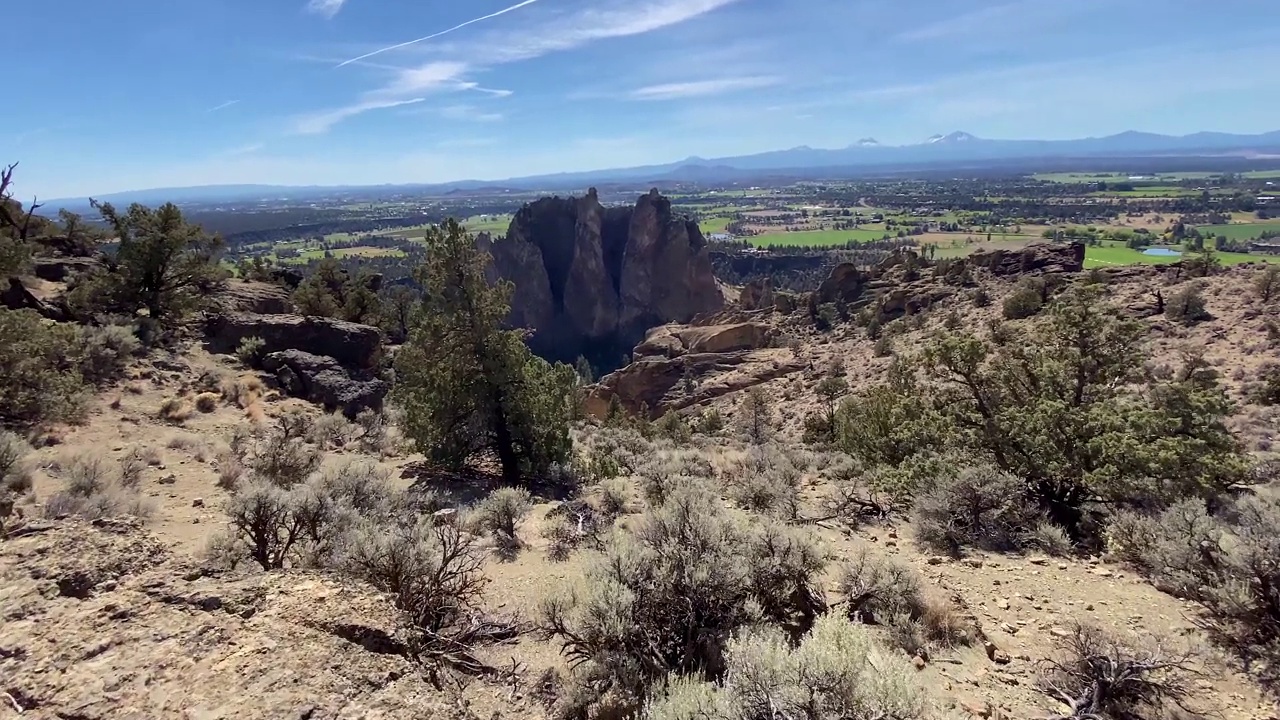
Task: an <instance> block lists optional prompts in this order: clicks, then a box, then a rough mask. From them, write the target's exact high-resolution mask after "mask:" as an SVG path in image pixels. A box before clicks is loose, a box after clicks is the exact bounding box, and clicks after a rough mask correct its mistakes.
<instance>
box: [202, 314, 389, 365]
mask: <svg viewBox="0 0 1280 720" xmlns="http://www.w3.org/2000/svg"><path fill="white" fill-rule="evenodd" d="M205 336H206V339H207V341H208V344H209V349H210V350H211V351H212V352H217V353H232V352H235V351H236V348H237V347H239V346H240V342H241V341H243V340H244V339H245V338H250V337H259V338H262V340H263V342H264V343H265V346H264V347H263V352H264V353H266V354H270V353H274V352H281V351H284V350H301V351H303V352H306V353H311V354H313V355H320V356H329V357H331V358H333V359H334V360H336V361H337V362H338V363H339V364H341V365H342V366H343V367H345V368H352V369H364V368H369V367H372V366H373V365H374V364H376V363H377V361H378V357H379V355H380V353H381V350H382V335H381V333H379V332H378V329H377V328H375V327H370V326H368V325H359V324H357V323H350V322H344V321H342V320H334V319H332V318H325V317H302V316H300V315H255V314H252V313H226V314H222V315H214V316H212V317H210V318H209V320H208V322H207V324H206V327H205Z"/></svg>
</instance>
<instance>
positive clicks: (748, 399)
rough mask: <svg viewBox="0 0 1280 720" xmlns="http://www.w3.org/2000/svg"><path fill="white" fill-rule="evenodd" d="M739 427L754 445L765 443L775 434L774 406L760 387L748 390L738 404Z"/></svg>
mask: <svg viewBox="0 0 1280 720" xmlns="http://www.w3.org/2000/svg"><path fill="white" fill-rule="evenodd" d="M737 419H738V427H739V428H740V429H741V430H742V434H743V435H746V436H747V440H749V441H751V443H752V444H753V445H763V444H765V443H766V442H767V441H768V440H769V438H770V437H772V436H773V408H772V407H771V406H770V405H769V399H768V398H767V397H765V394H764V391H763V390H761V389H760V388H759V387H753V388H751V389H750V390H748V391H747V393H746V396H745V397H743V399H742V404H741V405H739V406H738V418H737Z"/></svg>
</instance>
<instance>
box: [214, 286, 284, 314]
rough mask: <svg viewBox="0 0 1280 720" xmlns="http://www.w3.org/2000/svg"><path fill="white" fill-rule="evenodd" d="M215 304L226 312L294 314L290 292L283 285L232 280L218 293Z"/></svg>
mask: <svg viewBox="0 0 1280 720" xmlns="http://www.w3.org/2000/svg"><path fill="white" fill-rule="evenodd" d="M215 302H217V304H218V305H219V306H220V307H221V308H222V309H223V310H224V311H225V312H233V313H257V314H259V315H286V314H288V313H291V312H293V301H292V300H290V299H289V291H288V290H286V289H285V288H284V287H283V286H281V285H276V284H274V283H264V282H241V281H238V280H232V281H230V282H228V283H227V284H226V287H224V288H223V289H222V291H221V292H219V293H218V297H217V298H216V299H215Z"/></svg>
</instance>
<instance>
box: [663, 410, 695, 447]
mask: <svg viewBox="0 0 1280 720" xmlns="http://www.w3.org/2000/svg"><path fill="white" fill-rule="evenodd" d="M654 429H655V430H657V432H658V435H659V436H660V437H664V438H666V439H668V440H670V441H671V442H673V443H675V444H677V445H682V444H684V443H687V442H689V441H690V440H691V439H693V431H692V430H690V429H689V425H688V423H686V422H685V421H684V418H682V417H680V415H679V414H678V413H677V412H675V411H674V410H668V411H667V412H666V413H664V414H663V416H662V417H661V418H659V419H658V422H657V423H655V428H654Z"/></svg>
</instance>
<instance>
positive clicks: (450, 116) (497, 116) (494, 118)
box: [440, 105, 503, 122]
mask: <svg viewBox="0 0 1280 720" xmlns="http://www.w3.org/2000/svg"><path fill="white" fill-rule="evenodd" d="M440 116H441V117H443V118H445V119H446V120H458V121H460V122H499V121H501V120H502V119H503V115H502V113H499V112H485V111H483V110H481V109H480V108H478V107H476V106H475V105H449V106H447V107H444V108H441V109H440Z"/></svg>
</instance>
